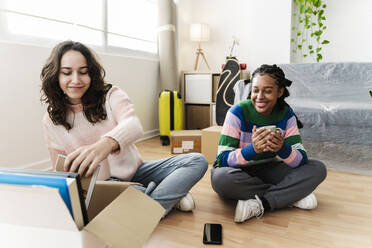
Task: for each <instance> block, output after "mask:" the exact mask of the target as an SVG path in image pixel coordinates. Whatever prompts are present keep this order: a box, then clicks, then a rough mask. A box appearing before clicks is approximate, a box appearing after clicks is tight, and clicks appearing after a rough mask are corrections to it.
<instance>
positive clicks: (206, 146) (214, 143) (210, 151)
mask: <svg viewBox="0 0 372 248" xmlns="http://www.w3.org/2000/svg"><path fill="white" fill-rule="evenodd" d="M221 130H222V126H211V127H208V128H204V129H203V130H202V139H201V141H202V147H201V152H202V154H203V155H204V156H205V158H206V159H207V161H208V164H213V163H214V161H215V160H216V155H217V148H218V142H219V140H220V135H221Z"/></svg>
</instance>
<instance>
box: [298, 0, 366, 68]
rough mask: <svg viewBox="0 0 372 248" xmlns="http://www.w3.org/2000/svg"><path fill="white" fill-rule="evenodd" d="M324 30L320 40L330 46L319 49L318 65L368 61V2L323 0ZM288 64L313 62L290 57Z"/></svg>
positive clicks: (362, 0) (358, 0)
mask: <svg viewBox="0 0 372 248" xmlns="http://www.w3.org/2000/svg"><path fill="white" fill-rule="evenodd" d="M326 3H327V8H326V10H325V15H326V18H327V20H326V21H325V25H326V26H327V29H326V30H325V32H324V35H323V38H324V39H326V40H329V41H330V44H328V45H324V46H323V48H322V55H323V60H322V61H321V62H348V61H349V62H371V61H372V49H371V44H372V32H371V29H372V1H370V0H353V1H350V0H327V1H326ZM291 62H292V63H302V62H314V61H313V60H311V59H303V58H301V57H300V56H298V54H292V57H291Z"/></svg>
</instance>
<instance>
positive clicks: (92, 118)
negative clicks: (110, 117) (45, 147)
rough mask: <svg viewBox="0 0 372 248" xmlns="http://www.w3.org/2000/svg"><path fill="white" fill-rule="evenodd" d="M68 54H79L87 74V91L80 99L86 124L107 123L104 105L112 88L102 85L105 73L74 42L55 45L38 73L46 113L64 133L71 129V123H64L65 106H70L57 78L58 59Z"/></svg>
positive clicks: (59, 61)
mask: <svg viewBox="0 0 372 248" xmlns="http://www.w3.org/2000/svg"><path fill="white" fill-rule="evenodd" d="M69 50H72V51H77V52H80V53H81V54H82V55H83V56H84V57H85V59H86V64H87V66H86V68H84V70H85V71H84V72H87V73H88V75H89V77H90V87H89V88H88V89H87V90H86V92H84V94H83V95H82V97H81V104H82V106H83V111H84V114H85V116H86V118H87V119H88V121H89V122H91V123H96V122H99V121H101V120H105V119H106V111H105V109H104V108H103V103H104V102H105V97H106V93H107V92H108V90H109V89H110V88H111V87H112V85H111V84H105V82H104V81H103V79H104V77H105V70H104V69H103V67H102V66H101V65H100V64H99V63H98V61H97V60H96V58H95V56H94V54H93V53H92V52H91V51H90V50H89V49H88V48H87V47H86V46H84V45H83V44H81V43H79V42H73V41H65V42H62V43H60V44H58V45H57V46H56V47H55V48H54V49H53V51H52V53H51V55H50V57H49V58H48V60H47V62H46V64H45V65H44V67H43V69H42V71H41V80H42V92H43V95H42V98H41V99H42V101H44V102H45V103H46V104H47V105H48V108H47V111H48V113H49V116H50V118H51V120H52V121H53V123H54V124H55V125H63V126H64V127H65V128H66V129H67V130H70V129H71V128H72V127H71V123H68V122H67V121H66V113H67V109H68V105H69V104H71V102H69V98H68V97H67V95H66V94H65V92H63V90H62V89H61V87H60V85H59V75H60V63H61V58H62V56H63V55H64V54H65V53H66V52H67V51H69ZM67 73H69V72H63V70H62V75H66V74H67ZM80 73H83V72H80Z"/></svg>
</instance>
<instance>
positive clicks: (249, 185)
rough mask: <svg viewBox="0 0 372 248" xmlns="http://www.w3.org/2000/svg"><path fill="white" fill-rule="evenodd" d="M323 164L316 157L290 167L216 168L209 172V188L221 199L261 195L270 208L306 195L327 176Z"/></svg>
mask: <svg viewBox="0 0 372 248" xmlns="http://www.w3.org/2000/svg"><path fill="white" fill-rule="evenodd" d="M326 176H327V170H326V167H325V165H324V164H323V163H322V162H320V161H317V160H309V161H308V163H307V164H305V165H302V166H300V167H297V168H291V167H289V166H288V165H286V164H285V163H283V162H272V163H267V164H261V165H255V166H251V167H244V168H234V167H217V168H213V169H212V172H211V182H212V187H213V189H214V191H215V192H216V193H218V194H219V195H220V196H221V197H222V198H226V199H234V200H247V199H251V198H254V195H258V196H259V197H264V198H266V200H267V201H268V202H269V204H270V206H271V209H272V210H273V209H278V208H283V207H287V206H288V205H290V204H291V203H294V202H296V201H298V200H300V199H302V198H304V197H305V196H307V195H309V194H310V193H311V192H313V191H314V190H315V188H316V187H317V186H318V185H319V184H320V183H321V182H322V181H323V180H324V179H325V178H326Z"/></svg>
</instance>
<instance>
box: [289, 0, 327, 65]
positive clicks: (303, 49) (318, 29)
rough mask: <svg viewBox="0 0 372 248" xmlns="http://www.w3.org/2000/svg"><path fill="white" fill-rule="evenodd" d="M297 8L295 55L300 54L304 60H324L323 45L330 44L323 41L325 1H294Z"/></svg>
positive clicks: (295, 15)
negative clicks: (308, 58)
mask: <svg viewBox="0 0 372 248" xmlns="http://www.w3.org/2000/svg"><path fill="white" fill-rule="evenodd" d="M294 4H295V8H294V13H293V17H294V20H295V23H294V25H293V26H292V38H291V42H292V43H293V50H292V52H294V53H297V52H298V53H300V54H301V55H302V56H303V57H304V58H306V57H312V58H313V59H314V60H316V61H317V62H320V61H321V60H322V59H323V56H322V48H323V45H327V44H329V41H328V40H325V39H323V34H324V31H325V30H326V29H327V26H326V25H324V21H325V20H326V17H325V9H326V7H327V5H326V4H325V0H294Z"/></svg>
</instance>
